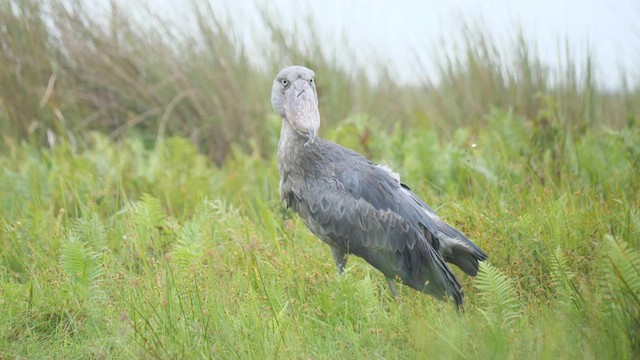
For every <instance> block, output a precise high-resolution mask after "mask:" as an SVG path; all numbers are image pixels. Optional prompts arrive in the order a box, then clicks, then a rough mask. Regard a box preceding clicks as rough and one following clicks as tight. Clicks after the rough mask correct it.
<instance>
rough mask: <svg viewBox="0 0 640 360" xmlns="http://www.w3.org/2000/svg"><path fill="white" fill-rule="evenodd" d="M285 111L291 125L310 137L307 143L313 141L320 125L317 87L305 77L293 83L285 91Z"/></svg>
mask: <svg viewBox="0 0 640 360" xmlns="http://www.w3.org/2000/svg"><path fill="white" fill-rule="evenodd" d="M284 111H285V117H286V119H287V121H289V123H290V124H291V126H293V128H294V129H295V130H296V131H297V132H298V133H299V134H300V135H303V136H306V137H307V138H308V141H307V142H306V143H305V145H307V144H309V143H313V142H314V141H315V140H316V136H317V135H318V128H319V127H320V112H319V111H318V96H317V95H316V89H315V88H314V87H313V86H311V84H309V82H308V81H306V80H303V79H298V80H296V81H294V82H293V83H291V85H290V86H289V87H288V88H287V89H286V90H285V92H284Z"/></svg>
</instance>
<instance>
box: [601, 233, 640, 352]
mask: <svg viewBox="0 0 640 360" xmlns="http://www.w3.org/2000/svg"><path fill="white" fill-rule="evenodd" d="M605 241H606V243H607V245H608V247H607V256H606V260H607V263H606V264H604V266H603V270H602V276H601V279H600V282H601V286H602V287H603V288H604V289H605V298H606V299H607V300H608V301H607V303H606V309H607V311H609V313H610V314H611V315H612V317H613V318H615V319H617V321H618V322H619V323H620V325H622V328H623V329H624V332H625V335H626V337H627V339H628V340H629V343H630V344H631V345H632V346H637V344H639V343H640V331H639V330H638V326H639V324H640V252H638V250H636V249H634V248H631V247H629V246H628V244H627V243H626V242H624V241H621V240H616V239H615V238H614V237H613V236H611V235H609V234H607V235H605Z"/></svg>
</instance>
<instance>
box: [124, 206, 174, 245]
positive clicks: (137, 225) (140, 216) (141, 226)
mask: <svg viewBox="0 0 640 360" xmlns="http://www.w3.org/2000/svg"><path fill="white" fill-rule="evenodd" d="M165 222H166V216H165V213H164V209H163V208H162V204H161V203H160V201H159V200H158V199H156V198H154V197H153V196H151V195H149V194H143V195H142V196H141V197H140V200H138V201H136V202H135V203H131V204H130V205H129V209H128V225H129V227H130V230H131V232H132V234H131V235H133V236H132V238H133V239H137V241H138V243H135V242H134V243H133V245H134V246H137V247H138V251H139V250H141V249H147V248H149V247H150V248H152V249H154V250H156V251H158V252H160V251H161V250H162V249H161V248H162V247H163V246H164V244H158V243H157V240H158V239H159V238H160V235H161V233H160V230H161V229H162V228H163V227H164V225H165Z"/></svg>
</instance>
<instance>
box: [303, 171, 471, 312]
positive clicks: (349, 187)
mask: <svg viewBox="0 0 640 360" xmlns="http://www.w3.org/2000/svg"><path fill="white" fill-rule="evenodd" d="M363 161H364V162H339V163H335V164H333V165H331V166H330V167H329V169H325V171H323V172H321V173H318V174H316V176H314V177H313V179H311V180H309V183H308V188H307V191H305V195H304V200H303V203H304V205H303V207H304V209H299V210H302V212H303V213H305V212H306V214H304V215H303V217H304V218H307V219H313V221H312V222H313V223H314V224H313V225H311V227H312V230H313V231H314V232H316V233H317V235H319V236H321V237H329V238H332V239H336V240H338V241H339V240H340V239H348V241H349V242H350V244H351V246H354V242H357V244H355V245H356V246H362V247H364V248H369V249H377V250H380V251H383V252H386V253H394V254H395V253H399V254H401V256H402V257H403V259H405V260H404V261H405V262H406V267H407V270H408V271H409V272H410V274H407V275H409V276H410V277H411V278H413V279H420V278H424V276H425V275H424V274H426V276H427V278H428V280H429V282H433V283H435V284H437V287H436V289H442V290H435V294H436V295H443V294H444V293H446V294H448V295H450V296H452V297H453V298H454V299H455V300H456V303H460V302H461V301H462V296H463V295H462V291H461V288H460V284H459V282H458V280H457V279H456V278H455V276H454V274H453V273H452V272H451V269H449V267H448V266H447V265H446V263H445V262H444V259H443V258H442V256H441V255H440V253H439V252H438V251H437V247H438V239H437V238H436V236H435V234H436V231H437V226H436V224H435V222H434V221H433V220H432V219H431V218H430V217H429V216H427V214H426V213H425V212H424V210H423V209H422V207H421V206H420V205H419V203H418V202H416V201H415V200H414V199H412V198H411V196H409V195H410V193H408V192H406V191H405V190H404V189H403V188H402V186H401V184H400V182H399V181H398V179H397V178H395V177H394V176H393V174H391V173H389V171H388V170H386V169H384V168H380V167H378V166H376V165H375V164H372V163H369V162H368V161H366V160H363ZM385 258H386V257H385ZM380 265H383V264H380ZM383 266H384V265H383ZM425 269H428V270H427V272H426V273H425V272H424V270H425ZM420 274H423V275H420ZM435 284H434V285H435Z"/></svg>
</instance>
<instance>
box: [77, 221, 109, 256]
mask: <svg viewBox="0 0 640 360" xmlns="http://www.w3.org/2000/svg"><path fill="white" fill-rule="evenodd" d="M73 231H74V233H75V235H76V236H77V237H78V238H79V239H81V240H82V241H85V242H87V243H91V244H93V245H94V246H95V248H96V249H99V248H100V247H102V246H105V245H106V242H107V230H106V228H105V226H104V224H103V223H102V221H101V220H100V217H99V216H98V214H96V213H95V212H90V213H89V214H86V215H85V216H82V217H80V218H78V219H76V220H75V221H74V223H73Z"/></svg>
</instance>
